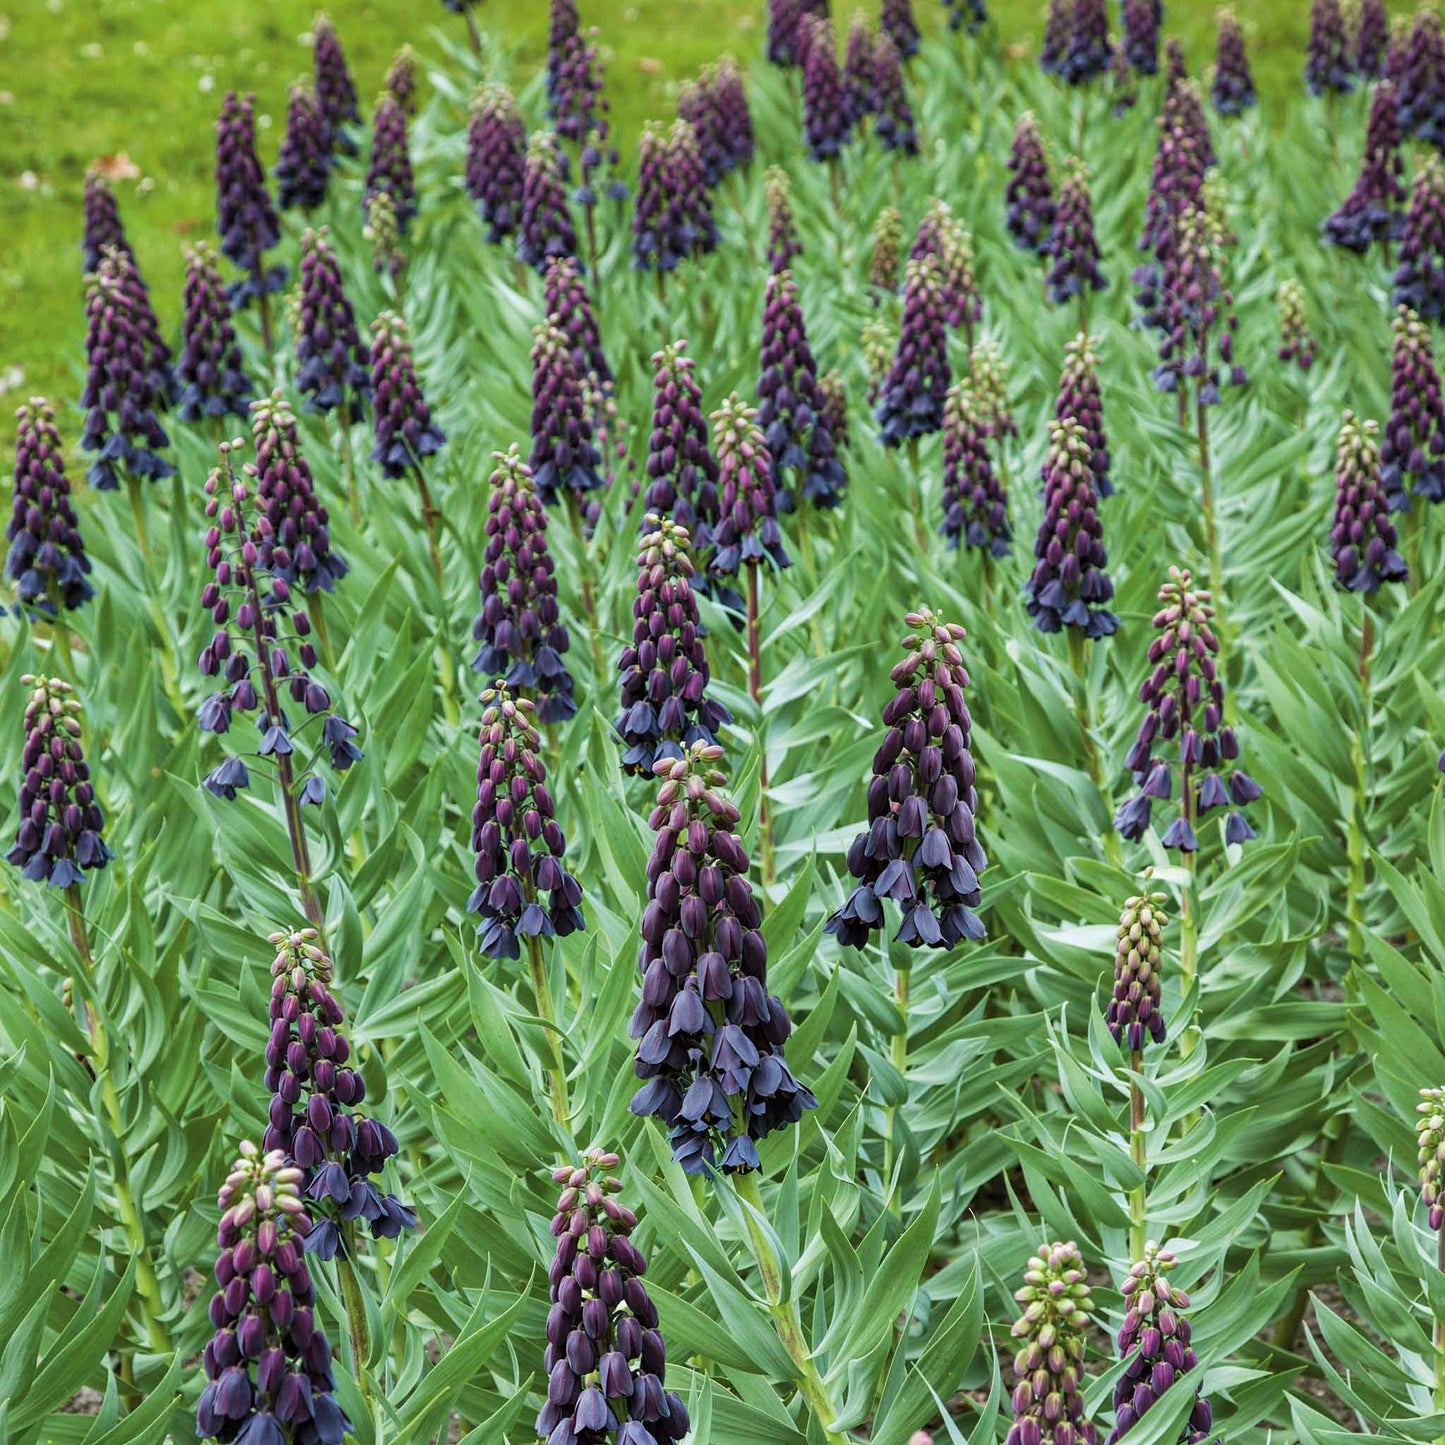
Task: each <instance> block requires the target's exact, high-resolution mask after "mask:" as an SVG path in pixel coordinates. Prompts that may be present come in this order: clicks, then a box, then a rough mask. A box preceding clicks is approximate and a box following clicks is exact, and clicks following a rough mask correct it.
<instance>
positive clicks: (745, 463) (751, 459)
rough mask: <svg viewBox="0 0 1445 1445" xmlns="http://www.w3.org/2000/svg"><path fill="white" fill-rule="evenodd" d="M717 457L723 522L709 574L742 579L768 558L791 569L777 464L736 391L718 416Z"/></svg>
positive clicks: (715, 433) (715, 417)
mask: <svg viewBox="0 0 1445 1445" xmlns="http://www.w3.org/2000/svg"><path fill="white" fill-rule="evenodd" d="M712 420H713V454H714V455H715V456H716V458H717V464H718V519H717V525H716V526H715V527H714V529H713V535H712V552H711V555H710V556H709V558H708V564H707V568H708V573H709V574H710V575H711V576H712V577H736V576H738V575H739V574H740V573H741V572H742V569H743V568H744V567H756V566H757V565H758V564H759V563H761V562H763V561H764V560H765V559H766V560H769V561H771V562H772V563H773V565H774V566H775V567H787V566H790V565H791V560H790V558H789V557H788V554H787V551H786V549H785V548H784V546H783V534H782V529H781V528H780V527H779V526H778V514H777V502H776V498H775V496H774V488H773V464H772V457H771V455H770V454H769V452H768V445H767V441H766V439H765V438H764V437H763V434H762V432H761V431H759V429H758V427H757V425H756V422H757V412H756V411H755V410H754V409H753V408H752V407H749V406H745V405H744V404H743V402H742V400H741V399H740V398H739V397H738V395H737V393H736V392H734V393H733V394H732V395H731V396H729V397H728V398H727V399H726V400H725V401H724V402H723V404H722V406H721V407H720V408H719V409H718V410H717V411H715V412H714V413H713V415H712Z"/></svg>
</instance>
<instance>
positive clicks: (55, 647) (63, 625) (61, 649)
mask: <svg viewBox="0 0 1445 1445" xmlns="http://www.w3.org/2000/svg"><path fill="white" fill-rule="evenodd" d="M50 594H51V595H50V600H51V602H52V604H53V605H54V607H55V614H54V616H53V617H52V618H51V621H50V648H51V651H52V652H53V653H54V654H55V660H56V662H58V663H59V664H60V667H59V672H60V675H61V677H63V678H65V679H66V680H67V681H69V682H72V683H75V682H79V681H80V679H79V678H78V677H76V675H75V659H74V658H73V657H72V656H71V655H70V627H69V625H68V624H67V622H66V620H65V604H64V603H62V602H61V600H60V598H59V596H58V595H57V593H56V591H55V589H54V588H53V587H52V588H51V589H50Z"/></svg>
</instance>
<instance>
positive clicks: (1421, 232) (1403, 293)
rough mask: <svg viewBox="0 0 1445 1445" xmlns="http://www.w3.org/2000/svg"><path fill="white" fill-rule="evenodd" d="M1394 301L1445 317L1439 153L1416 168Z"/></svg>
mask: <svg viewBox="0 0 1445 1445" xmlns="http://www.w3.org/2000/svg"><path fill="white" fill-rule="evenodd" d="M1394 301H1395V305H1397V306H1408V307H1409V308H1410V309H1411V310H1412V311H1414V312H1416V313H1417V314H1418V315H1420V316H1422V317H1424V318H1425V320H1427V321H1440V320H1442V319H1445V169H1442V167H1441V163H1440V157H1439V156H1435V155H1430V156H1426V157H1425V159H1424V160H1423V161H1422V162H1421V164H1420V169H1419V170H1418V171H1416V172H1415V183H1414V186H1413V187H1412V188H1411V191H1410V209H1409V210H1408V211H1407V212H1406V214H1405V229H1404V231H1403V233H1402V237H1401V240H1400V264H1399V266H1398V267H1397V268H1396V271H1395V288H1394Z"/></svg>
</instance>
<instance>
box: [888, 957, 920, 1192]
mask: <svg viewBox="0 0 1445 1445" xmlns="http://www.w3.org/2000/svg"><path fill="white" fill-rule="evenodd" d="M912 996H913V970H912V968H911V967H910V966H909V965H908V964H901V965H898V966H895V968H894V970H893V1000H894V1002H895V1003H896V1004H897V1005H898V1013H899V1017H900V1018H901V1019H902V1021H903V1022H902V1025H901V1026H900V1028H899V1030H898V1032H897V1033H896V1034H894V1035H893V1047H892V1051H891V1057H892V1060H893V1067H894V1068H895V1069H897V1070H898V1074H899V1077H900V1078H902V1079H903V1081H904V1085H903V1087H904V1092H905V1094H906V1092H907V1088H908V1008H909V1004H910V1002H911V1000H912ZM902 1107H903V1106H902V1105H899V1106H898V1108H892V1107H890V1108H889V1109H888V1111H887V1118H886V1130H887V1132H886V1134H885V1137H884V1145H883V1185H884V1187H885V1188H887V1187H888V1183H889V1181H890V1180H891V1179H892V1178H893V1162H894V1152H895V1144H894V1137H893V1136H894V1128H895V1125H896V1123H897V1118H898V1109H899V1108H902ZM888 1209H889V1212H890V1213H892V1214H895V1215H901V1214H902V1213H903V1199H902V1195H901V1194H898V1193H894V1194H892V1195H890V1197H889V1200H888Z"/></svg>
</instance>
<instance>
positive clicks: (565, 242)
mask: <svg viewBox="0 0 1445 1445" xmlns="http://www.w3.org/2000/svg"><path fill="white" fill-rule="evenodd" d="M576 254H577V232H576V230H575V229H574V227H573V225H572V212H571V210H570V209H569V207H568V202H567V188H566V185H565V184H564V180H563V163H562V152H561V150H560V149H559V148H558V145H557V137H556V136H555V135H553V134H552V132H551V131H538V132H537V133H535V134H534V135H533V136H532V137H531V138H530V139H529V140H528V141H527V161H526V167H525V169H524V171H523V178H522V214H521V219H520V220H519V222H518V224H517V259H518V260H519V261H520V262H521V263H522V264H523V265H524V266H531V267H533V268H535V269H536V270H538V271H545V270H546V269H547V262H548V261H550V260H551V259H552V258H553V257H554V256H575V255H576Z"/></svg>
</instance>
